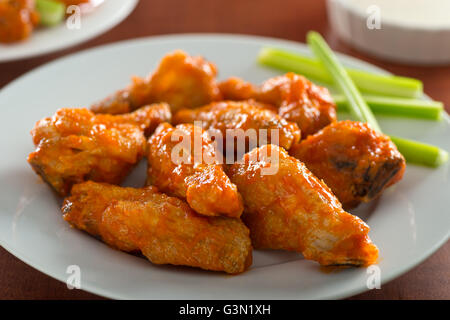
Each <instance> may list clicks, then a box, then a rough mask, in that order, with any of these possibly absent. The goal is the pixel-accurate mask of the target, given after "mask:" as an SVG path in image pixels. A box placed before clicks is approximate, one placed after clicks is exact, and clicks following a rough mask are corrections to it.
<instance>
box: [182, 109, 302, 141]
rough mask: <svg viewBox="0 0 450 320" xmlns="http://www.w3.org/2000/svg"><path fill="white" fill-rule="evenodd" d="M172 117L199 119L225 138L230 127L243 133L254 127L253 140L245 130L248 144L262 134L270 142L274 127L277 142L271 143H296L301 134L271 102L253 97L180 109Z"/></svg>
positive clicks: (204, 125)
mask: <svg viewBox="0 0 450 320" xmlns="http://www.w3.org/2000/svg"><path fill="white" fill-rule="evenodd" d="M173 121H174V123H193V122H194V121H199V122H200V121H201V125H202V128H203V129H205V130H208V131H211V132H214V131H218V132H220V133H221V135H222V137H223V138H224V139H225V140H226V137H227V134H229V132H230V131H233V130H242V131H243V132H247V133H251V132H249V131H248V130H250V131H254V133H255V137H256V141H253V139H252V138H250V137H252V135H251V134H249V135H248V137H249V139H251V140H252V141H250V145H258V144H260V143H261V140H262V139H264V138H265V139H264V140H266V143H267V142H269V143H270V142H272V137H273V130H276V131H277V135H278V143H276V142H275V141H273V142H272V143H274V144H279V145H280V146H282V147H284V148H286V149H289V148H290V147H291V146H292V145H293V144H295V143H297V142H298V141H299V140H300V136H301V133H300V130H299V128H298V126H297V125H296V124H295V123H293V122H289V121H286V120H285V119H283V118H282V117H280V116H278V115H277V114H276V113H275V112H274V108H273V107H272V106H271V105H266V104H263V103H259V102H256V101H253V100H248V101H220V102H213V103H211V104H209V105H206V106H204V107H202V108H197V109H194V110H189V109H184V110H180V111H179V112H177V113H176V114H175V115H174V119H173ZM262 130H266V131H265V132H263V131H262ZM261 135H263V136H261ZM231 142H233V141H231ZM261 144H263V143H261ZM225 145H226V141H225Z"/></svg>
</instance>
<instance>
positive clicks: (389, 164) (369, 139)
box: [290, 120, 405, 208]
mask: <svg viewBox="0 0 450 320" xmlns="http://www.w3.org/2000/svg"><path fill="white" fill-rule="evenodd" d="M290 154H291V155H293V156H294V157H296V158H297V159H299V160H301V161H302V162H304V163H305V165H306V166H307V167H308V169H310V170H311V171H312V172H313V173H314V174H315V175H316V176H317V177H318V178H319V179H323V180H324V181H325V183H326V184H327V185H328V186H329V187H330V188H331V190H332V191H333V192H334V194H335V195H336V196H337V197H338V199H339V200H340V201H341V202H342V204H343V205H344V207H345V208H352V207H355V206H356V205H357V204H359V203H360V202H361V201H363V202H367V201H370V200H372V199H373V198H375V197H377V196H379V195H380V194H381V193H382V191H383V190H384V189H385V188H387V187H389V186H390V185H392V184H394V183H396V182H398V181H399V180H400V179H401V178H402V176H403V173H404V170H405V159H404V157H403V156H402V155H401V154H400V152H399V151H398V150H397V148H396V146H395V145H394V143H393V142H392V141H391V140H390V138H389V137H388V136H386V135H383V134H381V133H377V132H376V131H375V130H373V129H372V128H370V126H369V125H368V124H365V123H361V122H356V121H349V120H347V121H340V122H337V123H334V124H332V125H330V126H328V127H326V128H325V129H323V130H322V131H320V132H318V133H317V134H315V135H312V136H309V137H308V138H307V139H305V140H303V141H302V142H301V143H300V144H298V145H296V146H295V147H294V148H292V149H291V150H290Z"/></svg>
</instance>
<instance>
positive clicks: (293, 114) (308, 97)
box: [219, 72, 337, 138]
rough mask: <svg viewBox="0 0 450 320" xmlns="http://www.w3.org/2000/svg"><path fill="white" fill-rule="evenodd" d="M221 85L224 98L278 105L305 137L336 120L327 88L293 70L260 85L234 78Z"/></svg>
mask: <svg viewBox="0 0 450 320" xmlns="http://www.w3.org/2000/svg"><path fill="white" fill-rule="evenodd" d="M219 88H220V90H221V92H222V95H223V97H224V99H230V100H247V99H255V100H257V101H260V102H264V103H268V104H272V105H274V106H276V107H277V108H278V114H279V115H280V116H281V117H283V118H284V119H286V120H287V121H291V122H294V123H296V124H297V125H298V127H299V128H300V130H301V131H302V136H303V137H304V138H305V137H307V136H308V135H310V134H313V133H315V132H317V131H319V130H320V129H322V128H324V127H326V126H327V125H329V124H331V123H333V122H336V119H337V116H336V105H335V103H334V102H333V99H332V97H331V95H330V93H329V92H328V89H327V88H325V87H321V86H318V85H315V84H314V83H312V82H311V81H309V80H308V79H306V78H305V77H303V76H301V75H298V74H295V73H292V72H289V73H286V74H285V75H282V76H278V77H274V78H270V79H268V80H266V81H265V82H263V83H262V85H261V86H253V85H252V84H251V83H248V82H245V81H243V80H241V79H239V78H235V77H232V78H229V79H228V80H225V81H223V82H221V83H219Z"/></svg>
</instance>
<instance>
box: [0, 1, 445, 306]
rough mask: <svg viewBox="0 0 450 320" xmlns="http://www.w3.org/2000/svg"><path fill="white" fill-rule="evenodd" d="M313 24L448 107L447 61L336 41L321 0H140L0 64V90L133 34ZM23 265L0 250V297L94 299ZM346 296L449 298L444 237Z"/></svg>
mask: <svg viewBox="0 0 450 320" xmlns="http://www.w3.org/2000/svg"><path fill="white" fill-rule="evenodd" d="M311 29H314V30H317V31H319V32H321V33H322V34H323V35H325V37H326V38H327V41H328V42H329V43H330V45H331V46H332V47H333V49H335V50H338V51H340V52H344V53H347V54H350V55H353V56H356V57H357V58H360V59H363V60H366V61H368V62H370V63H373V64H375V65H378V66H380V67H382V68H385V69H387V70H389V71H391V72H394V73H396V74H399V75H405V76H411V77H415V78H418V79H420V80H422V81H423V82H424V84H425V91H426V93H427V94H429V95H430V96H431V97H433V98H434V99H436V100H441V101H443V102H444V103H445V104H446V105H447V111H450V108H449V107H450V67H449V66H446V67H415V66H403V65H396V64H391V63H386V62H381V61H378V60H375V59H372V58H369V57H367V56H365V55H363V54H361V53H358V52H357V51H355V50H353V49H351V48H349V47H348V46H346V45H345V44H343V43H341V42H340V41H339V40H338V39H337V38H336V36H335V35H334V34H333V33H332V30H330V28H329V26H328V23H327V17H326V11H325V1H324V0H307V1H305V0H278V1H274V0H188V1H186V0H141V1H140V3H139V5H138V7H137V8H136V10H135V11H134V12H133V13H132V14H131V16H129V17H128V19H127V20H126V21H124V22H123V23H122V24H120V25H119V26H117V27H116V28H114V29H112V30H110V31H109V32H107V33H106V34H104V35H102V36H100V37H98V38H96V39H94V40H91V41H89V42H87V43H85V44H82V45H79V46H77V47H74V48H71V49H68V50H65V51H61V52H58V53H54V54H50V55H46V56H44V57H38V58H34V59H29V60H23V61H19V62H10V63H4V64H0V88H1V87H3V86H4V85H6V84H7V83H9V82H10V81H12V80H13V79H15V78H17V77H18V76H20V75H21V74H23V73H25V72H27V71H29V70H31V69H33V68H35V67H37V66H39V65H42V64H44V63H46V62H49V61H52V60H54V59H56V58H59V57H61V56H64V55H67V54H70V53H73V52H76V51H80V50H82V49H86V48H90V47H93V46H98V45H101V44H105V43H110V42H115V41H119V40H124V39H130V38H135V37H143V36H150V35H160V34H168V33H189V32H221V33H245V34H253V35H262V36H270V37H277V38H285V39H289V40H295V41H300V42H304V41H305V35H306V32H307V31H308V30H311ZM97 298H99V297H97V296H95V295H93V294H90V293H87V292H84V291H81V290H68V289H67V287H66V285H65V284H64V283H61V282H59V281H57V280H54V279H52V278H50V277H48V276H46V275H44V274H42V273H40V272H39V271H37V270H35V269H33V268H31V267H29V266H28V265H26V264H25V263H23V262H21V261H20V260H18V259H17V258H15V257H14V256H13V255H11V254H9V253H8V252H6V251H5V250H4V249H3V248H0V299H97ZM353 299H450V243H447V244H446V245H444V246H443V247H442V248H440V249H439V250H438V251H437V252H436V253H435V254H433V255H432V256H431V257H430V258H429V259H427V260H426V261H425V262H424V263H422V264H421V265H419V266H418V267H416V268H415V269H413V270H412V271H409V272H408V273H406V274H405V275H403V276H401V277H399V278H398V279H395V280H393V281H391V282H390V283H388V284H386V285H384V286H382V288H381V289H380V290H371V291H369V292H366V293H363V294H360V295H358V296H355V297H353Z"/></svg>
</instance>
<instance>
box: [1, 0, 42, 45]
mask: <svg viewBox="0 0 450 320" xmlns="http://www.w3.org/2000/svg"><path fill="white" fill-rule="evenodd" d="M34 6H35V4H34V0H12V1H0V42H5V43H10V42H16V41H20V40H24V39H27V38H28V37H29V36H30V34H31V33H32V32H33V29H34V26H36V25H37V24H38V22H39V14H38V13H37V11H35V10H34Z"/></svg>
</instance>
